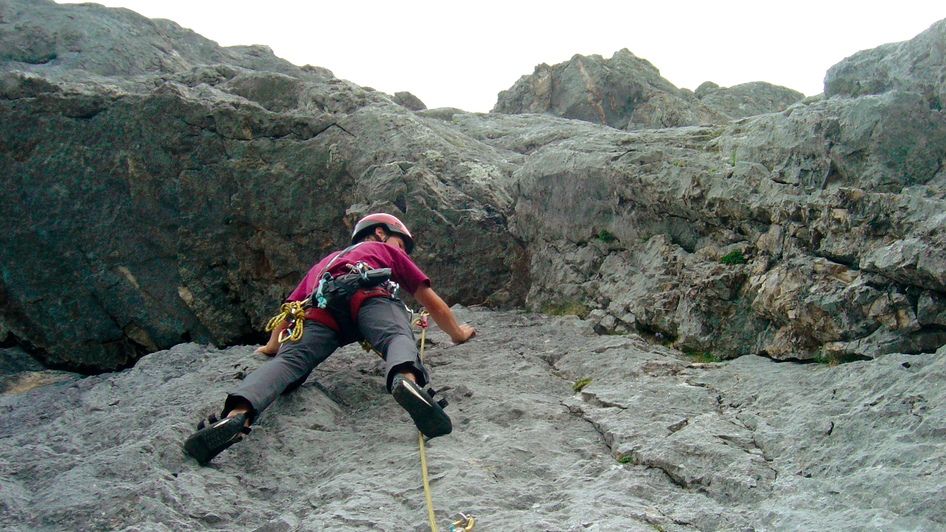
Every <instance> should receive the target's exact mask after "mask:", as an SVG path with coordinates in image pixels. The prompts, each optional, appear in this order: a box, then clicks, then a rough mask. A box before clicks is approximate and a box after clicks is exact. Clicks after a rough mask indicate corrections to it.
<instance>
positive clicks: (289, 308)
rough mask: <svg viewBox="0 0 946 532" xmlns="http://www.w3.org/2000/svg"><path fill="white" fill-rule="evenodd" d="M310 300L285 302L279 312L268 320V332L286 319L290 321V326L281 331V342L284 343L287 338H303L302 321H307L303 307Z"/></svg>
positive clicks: (295, 339)
mask: <svg viewBox="0 0 946 532" xmlns="http://www.w3.org/2000/svg"><path fill="white" fill-rule="evenodd" d="M308 302H309V300H308V299H306V300H304V301H289V302H287V303H283V304H282V306H280V307H279V314H276V315H275V316H273V317H272V318H270V320H269V321H268V322H266V332H270V331H272V330H273V329H275V328H276V327H279V324H280V323H282V322H284V321H286V322H289V326H288V327H286V328H285V329H283V330H282V331H281V332H280V333H279V343H283V342H285V341H286V340H292V341H293V342H298V341H299V338H302V323H303V322H304V321H305V310H304V309H303V308H302V307H303V306H305V304H306V303H308ZM287 331H288V332H287Z"/></svg>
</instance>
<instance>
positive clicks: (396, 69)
mask: <svg viewBox="0 0 946 532" xmlns="http://www.w3.org/2000/svg"><path fill="white" fill-rule="evenodd" d="M57 1H58V3H78V2H67V1H64V0H57ZM96 3H99V4H103V5H106V6H110V7H126V8H128V9H131V10H133V11H136V12H138V13H140V14H142V15H144V16H146V17H149V18H166V19H170V20H173V21H174V22H177V23H178V24H180V25H181V26H183V27H185V28H190V29H192V30H194V31H196V32H197V33H199V34H201V35H203V36H204V37H207V38H208V39H211V40H214V41H216V42H218V43H219V44H221V45H223V46H231V45H237V44H265V45H268V46H269V47H271V48H272V49H273V51H274V52H275V54H276V55H277V56H279V57H282V58H284V59H286V60H288V61H290V62H292V63H295V64H297V65H300V66H301V65H305V64H310V65H315V66H321V67H325V68H328V69H330V70H331V71H332V72H333V73H334V74H335V76H337V77H339V78H343V79H347V80H349V81H352V82H354V83H357V84H358V85H361V86H364V87H373V88H375V89H377V90H380V91H384V92H386V93H389V94H393V93H395V92H398V91H409V92H411V93H413V94H414V95H415V96H417V97H418V98H420V99H421V100H422V101H423V102H424V103H425V104H426V105H427V107H429V108H436V107H457V108H460V109H463V110H466V111H474V112H487V111H489V110H490V109H491V108H492V107H493V105H494V104H495V103H496V96H497V94H498V93H499V91H502V90H505V89H508V88H509V87H511V86H512V85H513V84H514V83H515V82H516V80H518V79H519V77H521V76H523V75H526V74H531V73H532V71H533V69H534V68H535V66H536V65H538V64H540V63H548V64H549V65H554V64H556V63H562V62H565V61H567V60H569V59H570V58H571V57H572V56H573V55H575V54H582V55H591V54H599V55H601V56H604V57H605V58H608V57H611V55H613V54H614V52H616V51H617V50H620V49H621V48H627V49H629V50H630V51H631V52H633V53H634V54H635V55H637V56H638V57H642V58H644V59H647V60H648V61H650V62H651V63H652V64H653V65H654V66H655V67H657V68H658V69H659V70H660V73H661V75H662V76H663V77H664V78H666V79H668V80H669V81H670V82H671V83H673V84H674V85H676V86H677V87H680V88H689V89H696V88H697V87H698V86H699V85H700V84H701V83H703V82H704V81H707V80H708V81H713V82H715V83H717V84H719V85H721V86H724V87H728V86H733V85H738V84H740V83H747V82H750V81H767V82H770V83H775V84H777V85H784V86H786V87H790V88H792V89H795V90H798V91H801V92H803V93H805V94H806V95H809V96H811V95H814V94H818V93H820V92H821V91H822V90H823V81H824V74H825V72H826V71H827V69H828V68H829V67H830V66H831V65H833V64H835V63H837V62H839V61H841V60H842V59H844V58H845V57H847V56H849V55H852V54H853V53H855V52H857V51H859V50H864V49H867V48H874V47H877V46H879V45H881V44H884V43H888V42H899V41H905V40H909V39H911V38H913V37H914V36H916V35H917V34H918V33H920V32H922V31H924V30H926V29H927V28H929V27H930V26H931V25H932V24H933V23H934V22H936V21H938V20H941V19H944V18H946V4H944V3H943V1H942V0H935V1H930V0H922V1H921V0H898V1H897V2H884V3H883V7H879V6H878V3H875V2H865V1H864V0H857V1H847V0H838V1H836V0H819V1H811V0H795V1H792V2H788V1H782V2H774V1H771V0H753V1H744V0H716V1H712V0H702V1H696V0H677V1H667V0H663V1H661V0H648V1H647V2H635V1H633V0H623V1H620V0H574V1H572V2H562V1H560V0H544V1H518V0H506V1H496V0H478V1H471V2H457V1H455V0H454V1H451V0H439V1H432V0H400V1H393V0H388V1H377V0H354V1H339V0H334V1H325V0H321V1H319V0H309V1H302V0H265V1H252V2H251V1H247V0H100V1H97V2H96Z"/></svg>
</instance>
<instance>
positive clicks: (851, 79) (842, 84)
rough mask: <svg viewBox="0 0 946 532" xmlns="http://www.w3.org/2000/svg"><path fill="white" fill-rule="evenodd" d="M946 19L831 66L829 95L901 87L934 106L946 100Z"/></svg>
mask: <svg viewBox="0 0 946 532" xmlns="http://www.w3.org/2000/svg"><path fill="white" fill-rule="evenodd" d="M944 73H946V21H943V20H941V21H939V22H937V23H935V24H933V25H932V26H930V28H929V29H928V30H926V31H924V32H923V33H921V34H919V35H917V36H916V37H915V38H913V39H911V40H909V41H905V42H901V43H890V44H885V45H883V46H879V47H877V48H874V49H871V50H863V51H860V52H858V53H856V54H854V55H852V56H851V57H848V58H846V59H844V60H843V61H841V62H840V63H838V64H836V65H834V66H833V67H831V68H829V69H828V72H827V74H826V75H825V79H824V86H825V95H827V96H837V95H840V96H849V97H856V96H864V95H870V94H883V93H885V92H889V91H893V90H899V91H904V92H911V93H917V94H921V95H923V96H925V97H926V98H927V99H928V100H929V104H930V106H931V107H936V108H940V109H941V108H942V106H943V105H944V102H946V77H944Z"/></svg>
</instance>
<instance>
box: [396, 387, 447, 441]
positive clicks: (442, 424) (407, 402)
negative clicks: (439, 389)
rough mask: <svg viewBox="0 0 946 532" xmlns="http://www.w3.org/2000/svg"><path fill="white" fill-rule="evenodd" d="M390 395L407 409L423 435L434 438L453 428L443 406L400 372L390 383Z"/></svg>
mask: <svg viewBox="0 0 946 532" xmlns="http://www.w3.org/2000/svg"><path fill="white" fill-rule="evenodd" d="M391 395H393V396H394V400H395V401H397V403H398V404H399V405H401V406H402V407H404V410H407V413H408V414H410V415H411V419H413V420H414V424H415V425H417V429H418V430H420V432H421V433H422V434H423V435H424V436H427V437H428V438H436V437H437V436H444V435H446V434H450V432H451V431H452V430H453V423H451V422H450V417H449V416H447V413H446V412H444V411H443V407H442V406H441V405H440V404H439V403H437V402H435V401H434V400H433V399H432V398H431V397H430V394H428V393H427V392H425V391H424V389H423V388H421V387H420V386H419V385H418V384H417V383H416V382H413V381H411V380H410V379H407V378H405V377H404V376H403V375H401V374H398V375H395V376H394V382H393V384H392V385H391Z"/></svg>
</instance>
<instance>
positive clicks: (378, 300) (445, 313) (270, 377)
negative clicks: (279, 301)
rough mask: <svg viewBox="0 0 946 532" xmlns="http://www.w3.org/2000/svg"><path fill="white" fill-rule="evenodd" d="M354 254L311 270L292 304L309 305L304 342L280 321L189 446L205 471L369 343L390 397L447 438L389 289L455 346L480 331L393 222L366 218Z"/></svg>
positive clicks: (445, 420)
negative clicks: (336, 359)
mask: <svg viewBox="0 0 946 532" xmlns="http://www.w3.org/2000/svg"><path fill="white" fill-rule="evenodd" d="M351 244H352V245H351V246H350V247H348V248H345V249H343V250H341V251H337V252H334V253H331V254H329V255H328V256H326V257H325V258H323V259H322V260H320V261H319V262H318V263H317V264H315V265H314V266H313V267H312V268H311V269H310V270H309V272H308V273H307V274H306V276H305V277H304V278H303V279H302V281H301V282H300V283H299V285H298V286H297V287H296V289H295V290H294V291H293V292H292V294H290V295H289V297H288V299H287V301H305V300H306V299H308V302H307V303H306V306H305V320H304V322H303V327H302V334H301V337H299V338H298V340H286V341H284V342H280V338H281V336H282V335H283V334H284V333H285V331H286V329H287V328H288V327H291V326H292V325H293V324H292V323H290V322H289V321H283V322H282V323H281V324H279V326H277V327H276V328H275V329H274V330H273V332H272V334H271V336H270V339H269V341H268V342H267V343H266V345H264V346H261V347H260V348H258V349H257V352H260V353H265V354H268V355H275V356H274V357H273V358H272V359H271V360H269V361H267V362H266V363H265V364H263V365H262V366H260V367H259V368H257V369H256V370H255V371H253V372H252V373H250V374H249V375H247V377H246V378H245V379H244V380H243V381H242V382H241V383H240V384H239V385H238V386H237V387H236V388H235V389H233V390H232V391H231V392H229V394H228V395H227V398H226V401H225V402H224V406H223V412H222V413H221V416H220V419H217V418H216V417H215V416H211V417H210V418H209V421H210V423H205V422H203V421H202V422H201V423H200V424H199V425H198V430H197V432H195V433H194V434H192V435H191V436H190V437H188V438H187V440H186V441H185V442H184V449H185V451H186V452H187V453H188V454H190V455H191V456H193V457H194V458H195V459H197V461H198V462H199V463H201V464H206V463H207V462H209V461H210V460H211V459H213V458H214V457H215V456H217V455H218V454H219V453H220V452H221V451H223V450H224V449H226V448H228V447H229V446H231V445H233V444H234V443H236V442H238V441H240V440H241V439H242V435H243V434H248V433H249V431H250V425H251V424H252V423H253V422H254V421H255V420H256V419H257V418H258V417H259V415H260V414H261V413H262V412H263V411H264V410H265V409H266V408H267V407H268V406H269V405H270V404H271V403H272V402H273V401H274V400H275V399H276V397H278V396H279V395H280V394H282V393H286V392H288V391H291V390H293V389H295V388H297V387H298V386H300V385H301V384H302V383H303V382H305V380H306V378H308V376H309V374H310V373H311V372H312V370H313V369H314V368H315V367H316V366H317V365H318V364H319V363H321V362H322V361H323V360H325V359H326V358H328V357H329V355H331V354H332V353H333V352H334V351H335V350H336V349H338V348H339V347H340V346H343V345H347V344H349V343H352V342H354V341H364V342H367V344H369V345H370V346H371V347H372V348H373V349H375V350H376V351H377V352H378V353H379V354H381V355H382V357H383V358H384V361H385V366H386V372H385V378H386V384H387V389H388V391H389V392H390V393H391V395H392V396H393V397H394V399H395V400H396V401H397V403H398V404H400V405H401V406H402V407H403V408H404V409H405V410H407V412H408V413H409V414H410V416H411V419H413V420H414V423H415V424H416V425H417V428H418V429H419V430H420V431H421V433H423V434H424V435H425V436H427V437H428V438H434V437H437V436H443V435H445V434H449V433H450V432H451V431H452V429H453V426H452V423H451V421H450V418H449V416H447V414H446V413H445V412H444V411H443V408H441V406H440V405H439V404H438V403H436V402H435V401H434V400H433V399H432V398H431V397H430V394H429V393H427V392H426V391H425V390H424V386H426V384H427V382H428V381H429V380H430V379H429V374H428V372H427V369H426V368H425V367H424V365H423V362H422V361H421V360H420V358H419V354H418V349H417V344H416V342H415V341H414V335H413V331H412V329H411V324H410V318H409V313H408V312H409V311H408V310H407V308H406V307H405V306H404V304H403V303H402V302H401V301H400V300H399V299H397V297H396V296H395V295H393V294H392V293H391V291H392V290H391V289H392V288H393V286H392V285H390V284H389V283H390V282H394V283H397V285H398V286H399V287H400V288H402V289H404V290H406V291H407V292H408V293H410V294H411V295H412V296H413V297H414V299H416V300H417V302H418V303H420V304H421V305H423V306H424V308H426V310H427V312H428V313H429V314H430V316H431V317H432V318H433V320H434V322H435V323H436V324H437V326H439V327H440V329H442V330H443V331H444V332H446V333H447V334H448V335H450V338H451V339H452V340H453V341H454V342H455V343H461V342H465V341H466V340H468V339H469V338H470V337H472V336H473V335H474V334H476V330H475V329H474V328H473V327H471V326H469V325H466V324H463V325H460V324H458V323H457V320H456V318H455V317H454V315H453V312H451V311H450V307H448V306H447V304H446V303H445V302H444V301H443V299H441V298H440V296H438V295H437V293H436V292H434V290H433V289H432V288H431V283H430V279H429V278H428V277H427V276H426V275H425V274H424V273H423V272H422V271H421V270H420V269H419V268H418V267H417V266H416V265H415V264H414V262H413V261H412V260H411V259H410V257H409V256H408V255H409V253H410V252H411V251H412V250H413V248H414V238H413V237H412V236H411V233H410V231H408V229H407V227H405V226H404V224H403V223H402V222H401V221H400V220H398V219H397V218H396V217H394V216H392V215H390V214H385V213H375V214H369V215H367V216H365V217H364V218H362V219H361V220H359V221H358V223H357V224H355V228H354V230H353V231H352V236H351Z"/></svg>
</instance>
